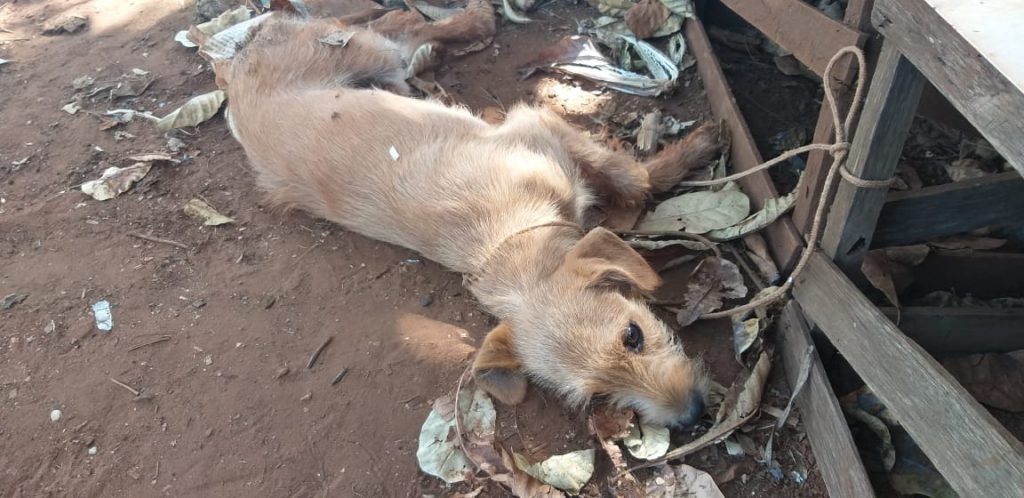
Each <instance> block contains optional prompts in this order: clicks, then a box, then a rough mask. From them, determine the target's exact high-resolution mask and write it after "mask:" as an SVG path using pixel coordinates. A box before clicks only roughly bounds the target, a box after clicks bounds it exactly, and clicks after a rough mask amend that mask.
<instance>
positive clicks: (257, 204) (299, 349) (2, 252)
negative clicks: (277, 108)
mask: <svg viewBox="0 0 1024 498" xmlns="http://www.w3.org/2000/svg"><path fill="white" fill-rule="evenodd" d="M193 8H194V6H193V2H192V1H191V0H182V1H161V0H131V1H129V0H93V1H87V0H45V1H43V0H38V1H33V0H20V1H17V0H15V1H6V2H0V28H2V30H0V58H3V59H8V60H10V61H11V62H10V63H8V64H6V65H3V66H0V120H2V121H0V122H2V128H0V129H2V133H0V261H2V264H0V294H2V295H8V294H16V295H17V296H19V297H23V298H24V299H23V300H21V301H20V302H18V303H17V304H15V305H14V306H13V307H11V309H10V310H7V311H3V312H0V448H2V449H3V451H2V453H0V495H3V496H14V497H35V496H223V497H230V496H274V497H279V496H288V497H292V496H294V497H300V496H302V497H304V496H358V497H376V496H421V495H427V494H434V495H443V494H445V493H447V492H448V491H446V490H445V489H444V488H443V486H442V485H441V483H440V481H438V480H436V479H434V478H431V477H429V476H426V475H424V474H422V473H421V472H419V470H418V468H417V464H416V457H415V453H416V447H417V442H416V438H417V435H418V433H419V429H420V426H421V424H422V422H423V420H424V419H425V417H426V415H427V413H428V411H429V409H430V403H431V401H432V400H434V399H435V398H437V397H439V396H441V395H443V394H445V393H447V392H450V391H452V390H453V389H454V387H455V384H456V382H457V379H458V377H459V375H460V374H461V373H462V371H463V370H464V368H465V366H466V365H467V363H468V360H469V358H470V357H471V355H472V351H473V347H474V344H476V343H478V342H479V340H480V339H481V338H482V337H483V334H484V333H486V331H487V330H488V329H489V327H491V326H492V325H493V323H492V320H491V318H490V317H488V316H487V315H486V314H485V313H483V312H481V310H480V309H478V307H477V305H476V303H475V302H474V300H473V299H472V298H471V297H470V296H469V295H468V293H467V292H466V291H465V290H464V289H463V287H462V282H461V277H460V276H459V275H456V274H453V273H451V272H448V271H446V270H445V269H443V268H441V267H440V266H438V265H437V264H434V263H432V262H429V261H424V260H422V259H421V258H420V257H419V256H418V255H417V254H414V253H412V252H410V251H407V250H404V249H400V248H396V247H393V246H389V245H387V244H383V243H379V242H376V241H373V240H368V239H366V238H363V237H361V236H358V235H355V234H350V233H346V232H345V231H343V230H341V229H340V228H339V227H337V226H334V225H332V224H330V223H327V222H323V221H321V220H316V219H313V218H311V217H309V216H306V215H304V214H302V213H290V214H285V213H280V212H277V211H275V210H272V209H270V208H269V207H267V206H265V205H264V204H263V203H262V198H261V196H260V193H259V192H257V191H256V190H255V188H254V185H253V179H252V176H251V175H250V173H249V170H248V167H247V164H246V160H245V157H244V154H243V152H242V150H241V148H240V146H239V145H238V144H237V143H236V142H235V141H234V140H233V139H232V138H231V136H230V134H229V132H228V130H227V127H226V125H225V123H224V120H223V119H222V118H220V117H217V118H214V119H213V120H211V121H210V122H208V123H205V124H203V125H201V126H200V127H198V128H195V129H187V130H182V131H181V132H178V133H175V134H174V135H173V136H175V137H177V138H179V139H181V140H183V141H184V143H185V144H186V146H185V148H184V149H183V150H182V151H181V152H179V153H177V154H176V157H178V158H180V159H182V162H181V163H180V164H161V165H157V166H156V167H154V169H153V171H152V172H150V173H149V177H147V180H146V181H145V182H143V184H142V186H141V187H137V188H136V189H135V190H134V191H133V192H131V193H128V194H125V195H122V196H120V197H118V198H116V199H113V200H110V201H106V202H98V201H95V200H92V199H91V198H88V197H86V196H84V195H83V194H81V192H79V191H78V188H77V186H78V185H80V184H81V183H82V182H83V181H86V180H89V179H93V178H95V177H97V176H98V174H99V172H101V171H102V170H103V169H105V168H106V167H108V166H110V165H119V166H125V165H128V164H131V161H129V160H128V159H127V157H128V156H130V155H132V154H138V153H150V152H165V151H166V150H167V147H166V143H167V140H168V136H165V135H163V134H162V133H160V132H158V131H156V129H155V127H153V126H152V124H151V123H148V122H145V121H140V120H136V121H134V122H132V123H128V124H126V125H123V126H120V127H117V128H115V129H111V130H101V129H100V118H99V116H98V115H99V114H102V113H103V112H104V111H106V110H108V109H112V108H131V109H136V110H142V109H145V110H148V111H152V112H153V113H155V114H157V115H163V114H165V113H166V112H168V111H169V110H171V109H173V108H175V107H176V106H178V105H180V104H181V103H182V102H184V101H185V100H187V99H188V98H189V97H191V96H193V95H197V94H200V93H204V92H207V91H211V90H213V89H215V85H214V81H213V75H212V73H211V71H210V70H209V69H208V67H207V65H206V64H205V62H204V61H203V60H202V59H201V58H200V57H199V56H197V55H196V54H195V52H194V50H191V49H186V48H184V47H182V46H180V45H179V44H177V43H176V42H174V41H173V40H172V37H173V35H174V33H175V32H176V31H178V30H180V29H186V28H187V27H188V25H189V24H190V23H191V21H192V15H193ZM68 14H79V15H83V16H85V17H87V18H88V27H87V28H86V29H85V30H84V31H83V32H79V33H76V34H72V35H61V36H41V35H40V31H41V25H43V24H44V23H46V22H47V21H50V20H53V19H59V18H61V17H63V16H65V15H68ZM532 15H533V17H534V18H535V19H537V20H538V22H536V23H534V24H531V25H527V26H519V25H512V24H508V23H504V22H503V23H501V25H500V26H499V36H498V37H497V39H496V40H495V43H494V45H493V46H492V47H490V48H488V49H487V50H485V51H483V52H480V53H476V54H473V55H470V56H467V57H464V58H462V59H459V60H455V61H450V62H449V63H448V64H447V65H446V66H445V67H442V68H441V69H440V70H438V72H437V79H438V80H439V81H440V82H441V83H442V84H444V85H445V87H446V88H448V89H449V91H450V92H451V93H452V95H453V97H454V98H455V100H457V101H458V102H461V103H464V104H466V105H468V106H470V107H472V108H473V109H476V110H478V111H481V112H482V111H484V109H486V108H488V107H490V108H492V109H491V111H493V110H494V108H499V109H500V108H501V107H503V106H510V105H512V104H514V103H516V102H519V101H526V102H536V103H544V104H548V105H552V106H553V107H554V108H555V109H556V110H558V111H559V112H561V113H563V114H564V115H565V116H566V117H568V118H569V119H570V120H572V121H574V122H575V123H577V124H579V125H581V126H585V127H587V128H588V129H590V130H592V131H594V132H595V133H596V132H599V131H600V130H601V125H600V124H599V121H601V120H602V116H606V115H609V114H616V113H618V114H621V113H624V112H629V111H638V112H642V111H645V110H649V109H653V108H654V107H655V106H660V107H662V108H663V109H664V110H665V111H666V112H669V113H671V114H673V115H675V116H676V117H677V118H679V119H681V120H689V119H698V120H703V119H708V118H709V113H708V111H707V105H706V102H705V101H704V95H703V91H702V89H701V83H700V81H699V78H697V77H696V75H695V71H694V70H693V69H690V70H688V71H687V72H685V73H684V75H683V77H682V80H683V81H682V84H681V86H680V90H679V91H677V92H676V93H675V95H673V96H671V97H670V98H668V99H660V100H653V99H640V98H629V97H624V96H622V95H617V94H613V93H609V92H603V91H599V90H598V89H596V88H594V87H592V86H589V85H586V84H579V83H578V82H573V81H571V80H568V79H564V78H559V77H536V78H533V79H531V80H529V81H525V82H520V81H518V80H517V77H516V68H517V67H519V66H520V65H522V64H523V63H526V62H528V61H529V60H530V59H531V58H532V57H533V56H534V55H535V54H536V52H537V51H538V50H539V49H540V48H541V47H544V46H548V45H550V44H552V43H554V42H555V41H557V40H558V39H559V38H561V37H562V36H564V35H566V34H571V33H573V32H574V31H575V20H576V19H579V18H584V17H593V16H595V15H596V11H595V10H593V9H591V8H590V7H586V6H574V5H570V4H566V3H564V2H557V3H554V4H549V5H548V6H545V7H543V8H542V9H540V11H539V12H536V13H533V14H532ZM133 68H141V69H144V70H146V71H150V72H152V73H153V74H154V75H155V76H156V80H155V82H154V83H153V84H152V86H151V87H150V88H149V89H148V90H147V91H146V92H145V93H144V94H143V95H142V96H140V97H138V98H128V99H119V100H116V101H114V102H108V101H107V100H106V99H105V98H99V97H96V98H92V99H86V100H84V101H83V102H82V104H81V105H82V110H80V111H79V112H78V113H76V114H74V115H70V114H68V113H66V112H64V111H62V110H61V107H62V106H64V105H65V104H67V103H69V102H71V101H72V100H73V98H74V95H75V93H76V92H75V90H74V89H73V88H72V86H71V84H72V81H73V80H74V79H76V78H78V77H80V76H83V75H89V76H92V77H93V78H95V80H96V81H97V82H104V81H113V80H116V79H117V78H118V77H119V76H121V75H122V74H125V73H130V72H131V70H132V69H133ZM741 102H742V100H741ZM115 131H120V132H127V133H129V134H131V135H134V136H133V137H128V138H122V139H121V140H116V139H115V137H114V132H115ZM26 157H27V158H28V159H27V161H22V159H23V158H26ZM196 197H201V198H203V199H205V200H206V201H208V202H209V203H210V204H212V205H213V206H215V207H217V208H218V209H219V210H220V211H221V212H223V213H225V214H228V215H230V216H232V217H234V218H235V219H236V220H237V223H236V224H233V225H226V226H222V227H204V226H202V225H201V224H200V223H199V222H197V221H196V220H194V219H192V218H189V217H187V216H186V215H184V214H183V213H182V206H183V205H184V203H185V202H186V201H188V200H189V199H192V198H196ZM130 232H139V233H145V234H152V235H155V236H158V237H163V238H167V239H173V240H176V241H178V242H181V243H183V244H185V245H187V246H188V247H189V249H188V250H183V249H180V248H178V247H173V246H170V245H164V244H156V243H152V242H147V241H143V240H139V239H136V238H132V237H129V236H128V234H129V233H130ZM678 273H679V274H680V275H685V271H680V272H678ZM673 278H676V279H678V277H672V276H668V280H672V279H673ZM677 283H678V280H677ZM101 299H106V300H108V301H109V302H110V303H111V304H112V306H113V320H114V328H113V330H112V331H111V332H109V333H106V332H100V331H97V330H95V327H94V319H93V316H92V313H91V312H90V306H91V304H92V303H94V302H96V301H99V300H101ZM51 322H52V323H53V326H52V327H50V326H49V324H50V323H51ZM163 336H167V337H168V339H167V340H163V341H162V342H157V343H154V344H147V343H150V342H152V341H153V340H155V339H161V338H163ZM327 338H333V341H332V342H331V343H330V344H329V345H328V346H327V348H326V349H325V350H324V352H323V354H322V355H321V356H320V358H319V361H318V363H317V364H316V365H315V366H314V367H313V368H312V369H307V368H306V363H307V361H308V358H309V356H310V354H311V353H312V352H313V351H314V350H315V349H316V348H317V346H319V345H320V344H321V343H322V342H324V341H325V340H326V339H327ZM683 338H684V341H686V344H687V347H688V348H690V349H691V350H692V351H696V352H699V353H700V354H702V355H703V357H704V358H705V360H706V361H707V362H708V364H709V366H710V369H711V371H712V373H713V377H714V378H715V380H716V381H718V382H719V383H721V384H725V385H728V384H729V383H731V381H732V379H733V378H734V377H735V376H736V375H737V373H738V372H739V371H740V367H739V365H738V364H737V363H736V361H735V360H734V359H733V358H732V353H731V343H730V336H729V325H728V323H701V324H700V325H698V326H694V327H690V328H687V329H686V331H685V332H684V333H683ZM342 368H348V374H347V376H346V377H345V378H344V379H343V380H342V381H341V382H339V383H338V384H337V385H333V386H332V385H331V383H330V381H331V379H332V378H333V377H334V376H335V375H336V374H337V373H338V372H339V371H340V370H341V369H342ZM776 373H778V372H776ZM114 381H117V382H120V383H123V384H125V385H127V386H129V387H130V388H133V389H136V390H138V391H141V394H142V395H141V396H138V397H137V396H135V395H134V394H133V393H131V392H129V390H128V389H126V388H125V387H123V386H119V385H117V384H116V383H115V382H114ZM774 385H775V386H776V387H773V388H772V389H771V396H770V397H769V399H770V400H771V401H772V403H774V404H775V405H776V406H781V404H782V403H784V402H785V399H786V397H787V393H786V392H785V390H784V389H783V388H781V387H779V386H781V385H782V384H781V383H780V382H778V381H777V379H776V382H775V383H774ZM53 410H60V413H61V417H60V419H59V420H57V421H51V412H52V411H53ZM499 412H500V419H499V422H500V424H499V439H500V440H501V441H503V444H506V445H508V446H509V447H512V448H515V449H516V450H517V451H526V452H527V453H528V454H529V456H531V457H538V458H539V457H543V456H546V455H549V454H556V453H560V452H563V451H566V450H574V449H581V448H587V447H595V446H596V443H595V442H594V441H593V440H592V439H591V438H589V436H588V435H587V431H586V428H585V420H586V416H587V413H586V412H579V411H573V410H568V409H565V408H563V407H562V405H561V404H560V403H559V402H558V400H557V399H555V398H554V397H553V396H550V395H548V394H545V393H542V392H537V391H533V392H531V394H530V396H529V398H528V400H527V402H526V403H525V404H524V405H522V406H520V407H518V408H516V409H514V410H513V409H511V408H502V409H500V410H499ZM770 423H771V419H767V420H762V421H761V422H759V423H757V424H754V428H753V429H751V431H750V435H751V437H752V438H754V439H755V440H757V441H759V442H760V443H761V444H763V439H764V437H766V432H765V431H764V430H763V429H764V428H765V427H766V426H768V425H770ZM681 437H685V436H681ZM91 448H95V454H90V449H91ZM777 452H778V453H777V454H778V455H779V460H780V463H781V464H782V466H783V468H784V469H786V471H787V473H788V472H790V471H791V470H798V469H802V470H806V471H807V473H808V474H809V477H808V481H807V482H806V483H804V484H796V483H794V482H793V481H792V480H790V479H788V478H787V479H786V480H784V481H782V482H779V483H776V482H774V481H772V480H771V479H770V478H769V477H768V475H767V474H766V472H765V470H764V467H763V466H762V465H759V464H757V463H756V462H755V461H753V459H751V458H749V457H729V456H727V455H726V453H725V451H724V450H723V449H722V448H721V447H714V448H710V449H708V450H705V451H703V452H701V453H699V454H697V455H695V456H693V457H690V458H688V459H687V462H688V463H690V464H691V465H694V466H696V467H698V468H701V469H704V470H707V471H708V472H710V473H712V475H713V476H715V478H716V480H717V481H719V483H720V485H721V488H722V490H723V492H725V494H726V495H727V496H750V495H758V496H812V497H816V496H824V495H825V491H824V487H823V485H822V483H821V480H820V477H819V476H818V474H817V471H816V470H815V469H814V465H813V456H812V455H811V452H810V450H809V447H808V446H807V443H806V441H805V439H804V437H803V435H802V433H800V432H799V431H793V430H791V429H786V430H785V431H784V432H783V433H782V435H781V441H780V448H779V449H777ZM598 467H599V468H598V474H597V475H595V478H594V479H593V480H592V483H594V484H592V485H591V486H589V487H588V488H587V489H586V490H585V494H589V495H600V493H601V486H600V483H601V482H602V479H603V477H602V475H601V474H602V472H604V473H605V475H606V474H607V470H608V469H607V462H606V460H601V461H599V465H598ZM458 489H463V488H458ZM463 490H464V489H463ZM487 491H488V493H493V494H496V495H497V494H500V492H499V491H498V488H493V489H492V488H488V490H487Z"/></svg>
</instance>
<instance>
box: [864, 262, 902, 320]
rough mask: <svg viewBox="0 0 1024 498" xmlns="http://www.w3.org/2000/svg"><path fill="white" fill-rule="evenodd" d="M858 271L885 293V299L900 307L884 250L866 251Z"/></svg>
mask: <svg viewBox="0 0 1024 498" xmlns="http://www.w3.org/2000/svg"><path fill="white" fill-rule="evenodd" d="M860 271H861V272H862V273H863V274H864V277H865V278H867V279H868V282H871V285H872V286H873V287H874V288H876V289H878V290H880V291H882V294H885V297H886V299H888V300H889V302H890V303H892V305H893V306H895V307H897V308H899V307H900V299H899V296H898V292H896V284H895V282H894V281H893V276H892V273H891V272H890V263H889V259H888V258H886V257H885V253H884V252H880V251H868V253H867V254H866V255H865V256H864V261H863V262H862V263H861V265H860Z"/></svg>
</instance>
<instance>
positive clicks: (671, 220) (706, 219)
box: [637, 189, 750, 233]
mask: <svg viewBox="0 0 1024 498" xmlns="http://www.w3.org/2000/svg"><path fill="white" fill-rule="evenodd" d="M749 213H750V199H749V198H748V197H747V196H746V195H745V194H744V193H743V192H740V191H738V190H725V189H723V190H720V191H718V192H710V191H704V192H693V193H689V194H683V195H680V196H678V197H673V198H671V199H668V200H666V201H665V202H662V203H661V204H658V206H657V207H656V208H654V212H652V213H648V214H647V215H645V216H644V217H643V219H641V220H640V223H639V224H638V225H637V230H644V231H674V230H685V231H686V232H689V233H707V232H709V231H711V230H715V229H719V228H726V227H729V226H732V225H735V224H736V223H738V222H740V221H741V220H743V218H745V217H746V216H747V215H748V214H749Z"/></svg>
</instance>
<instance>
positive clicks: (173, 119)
mask: <svg viewBox="0 0 1024 498" xmlns="http://www.w3.org/2000/svg"><path fill="white" fill-rule="evenodd" d="M225 97H226V95H225V93H224V91H223V90H214V91H212V92H210V93H204V94H202V95H197V96H195V97H192V98H191V99H189V101H188V102H185V105H183V106H181V107H179V108H177V109H175V110H174V111H173V112H171V113H170V114H168V115H166V116H164V117H162V118H160V120H159V121H157V123H156V126H157V128H160V129H161V130H163V131H168V130H172V129H175V128H184V127H186V126H197V125H199V124H200V123H202V122H203V121H206V120H207V119H210V118H211V117H213V115H214V114H217V111H218V110H220V106H221V104H223V103H224V99H225Z"/></svg>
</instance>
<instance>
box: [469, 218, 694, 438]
mask: <svg viewBox="0 0 1024 498" xmlns="http://www.w3.org/2000/svg"><path fill="white" fill-rule="evenodd" d="M559 257H560V260H559V261H558V262H557V263H555V264H554V265H553V266H554V268H555V269H554V271H551V272H546V276H545V277H544V278H542V279H539V280H538V281H537V282H535V283H533V285H532V286H531V291H530V292H529V294H528V295H526V296H524V299H522V300H521V301H520V302H519V303H518V305H517V306H516V308H517V311H516V313H515V316H513V317H511V318H508V319H507V320H505V321H504V322H503V323H502V324H500V325H499V326H498V327H497V328H496V329H494V330H493V331H491V332H490V334H488V336H487V338H486V339H485V341H484V344H483V346H482V347H481V349H480V351H479V352H478V354H477V358H476V361H475V363H474V375H475V376H476V379H477V381H478V383H479V384H480V385H481V386H482V387H483V388H484V389H485V390H487V391H488V392H490V393H491V394H492V395H494V396H495V397H497V398H498V399H499V400H501V401H502V402H505V403H510V404H512V403H517V402H519V401H521V400H522V398H523V396H525V393H526V378H527V377H529V378H530V379H531V380H533V381H534V382H536V383H537V384H539V385H542V386H544V387H547V388H550V389H553V390H555V391H557V392H559V394H561V395H562V396H564V397H565V398H566V399H567V400H568V401H569V402H570V403H572V404H575V405H581V404H583V403H586V402H587V400H589V399H590V398H591V397H592V396H595V395H600V396H604V397H606V398H607V400H608V401H610V402H611V403H613V404H615V405H618V406H622V407H625V406H628V407H632V408H634V409H635V410H636V411H637V412H638V413H639V414H640V416H641V417H642V418H643V419H644V420H645V421H647V422H649V423H655V424H662V425H666V426H676V427H687V426H691V425H693V424H694V423H696V422H697V421H698V420H699V419H700V416H701V415H702V414H703V411H704V396H705V389H706V387H705V386H706V380H705V376H704V372H703V370H702V368H701V367H700V365H699V364H698V362H696V361H695V360H694V359H691V358H689V357H687V356H686V355H685V354H684V353H683V350H682V347H681V346H680V345H679V343H678V341H677V340H676V335H675V333H674V332H673V331H672V329H670V328H669V327H668V326H667V325H665V324H664V323H663V322H662V321H661V320H659V319H658V318H657V317H655V316H654V314H653V313H652V312H651V310H650V309H649V308H648V307H647V305H646V304H645V303H644V301H643V300H642V295H643V294H646V293H650V292H651V291H653V290H654V289H655V288H656V287H657V286H658V285H659V283H660V279H659V277H658V274H657V273H656V272H655V271H654V270H653V269H652V268H651V267H650V266H649V265H648V264H647V262H646V261H644V259H643V258H642V257H640V255H639V254H637V253H636V251H634V250H633V249H632V248H630V247H629V245H627V244H626V243H625V242H623V241H622V239H620V238H618V237H616V236H615V235H614V234H613V233H611V232H609V231H607V230H604V229H601V228H598V229H595V230H592V231H591V232H590V233H588V234H587V235H586V236H585V237H583V238H582V239H580V240H579V241H578V242H576V243H575V245H574V246H573V247H572V248H571V249H570V250H569V251H568V253H566V254H565V255H564V257H561V256H559Z"/></svg>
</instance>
